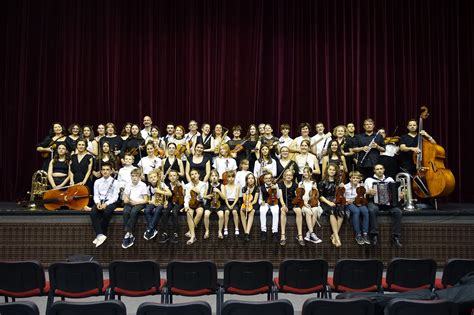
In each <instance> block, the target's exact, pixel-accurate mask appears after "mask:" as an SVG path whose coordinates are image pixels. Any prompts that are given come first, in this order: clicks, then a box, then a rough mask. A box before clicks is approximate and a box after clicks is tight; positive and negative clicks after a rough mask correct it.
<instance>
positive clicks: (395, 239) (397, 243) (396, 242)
mask: <svg viewBox="0 0 474 315" xmlns="http://www.w3.org/2000/svg"><path fill="white" fill-rule="evenodd" d="M392 245H394V246H396V247H398V248H401V247H403V245H402V243H401V242H400V238H399V237H398V236H395V237H393V238H392Z"/></svg>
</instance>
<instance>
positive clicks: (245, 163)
mask: <svg viewBox="0 0 474 315" xmlns="http://www.w3.org/2000/svg"><path fill="white" fill-rule="evenodd" d="M250 173H252V172H250V171H249V160H247V159H243V160H242V161H240V164H239V170H238V171H237V173H235V183H236V184H237V185H239V186H240V189H243V188H244V187H245V185H246V184H245V183H246V181H245V179H246V178H247V175H248V174H250Z"/></svg>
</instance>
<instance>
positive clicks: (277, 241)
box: [272, 232, 280, 243]
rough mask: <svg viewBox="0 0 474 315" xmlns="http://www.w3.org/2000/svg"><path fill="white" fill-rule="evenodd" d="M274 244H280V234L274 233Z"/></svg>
mask: <svg viewBox="0 0 474 315" xmlns="http://www.w3.org/2000/svg"><path fill="white" fill-rule="evenodd" d="M272 234H273V242H275V243H279V242H280V237H279V236H278V232H273V233H272Z"/></svg>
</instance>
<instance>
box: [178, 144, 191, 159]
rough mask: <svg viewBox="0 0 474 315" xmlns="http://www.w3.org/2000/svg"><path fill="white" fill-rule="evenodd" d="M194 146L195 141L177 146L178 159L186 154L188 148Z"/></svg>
mask: <svg viewBox="0 0 474 315" xmlns="http://www.w3.org/2000/svg"><path fill="white" fill-rule="evenodd" d="M192 145H193V141H192V140H189V141H188V142H185V143H184V144H181V143H180V144H178V145H177V146H176V154H175V155H176V157H177V158H178V159H180V158H181V156H182V155H183V153H185V152H186V150H187V148H189V147H191V146H192Z"/></svg>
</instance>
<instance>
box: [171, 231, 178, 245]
mask: <svg viewBox="0 0 474 315" xmlns="http://www.w3.org/2000/svg"><path fill="white" fill-rule="evenodd" d="M170 243H173V244H178V233H173V235H171V237H170Z"/></svg>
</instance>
